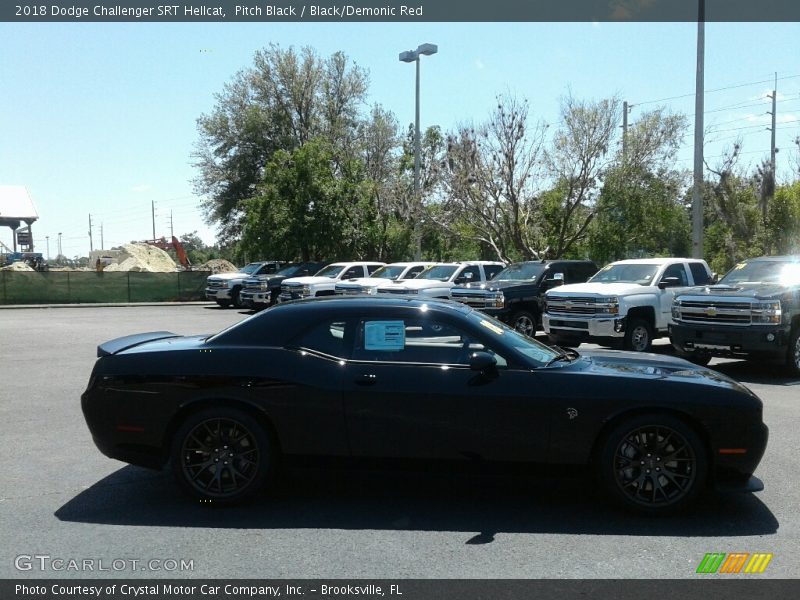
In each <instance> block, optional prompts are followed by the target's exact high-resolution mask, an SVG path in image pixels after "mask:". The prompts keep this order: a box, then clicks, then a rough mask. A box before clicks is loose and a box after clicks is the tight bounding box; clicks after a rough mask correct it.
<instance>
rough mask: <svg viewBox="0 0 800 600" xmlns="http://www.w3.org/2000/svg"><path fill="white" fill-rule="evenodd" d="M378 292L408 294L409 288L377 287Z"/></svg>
mask: <svg viewBox="0 0 800 600" xmlns="http://www.w3.org/2000/svg"><path fill="white" fill-rule="evenodd" d="M378 293H379V294H410V293H412V292H411V290H407V289H405V288H378Z"/></svg>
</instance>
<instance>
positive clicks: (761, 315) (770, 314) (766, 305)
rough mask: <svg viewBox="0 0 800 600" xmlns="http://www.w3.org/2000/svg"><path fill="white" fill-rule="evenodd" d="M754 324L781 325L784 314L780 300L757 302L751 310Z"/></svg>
mask: <svg viewBox="0 0 800 600" xmlns="http://www.w3.org/2000/svg"><path fill="white" fill-rule="evenodd" d="M751 314H752V320H753V323H780V322H781V316H782V315H783V312H782V311H781V302H780V300H770V301H769V302H756V303H755V304H753V308H752V310H751Z"/></svg>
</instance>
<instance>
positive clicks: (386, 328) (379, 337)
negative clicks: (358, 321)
mask: <svg viewBox="0 0 800 600" xmlns="http://www.w3.org/2000/svg"><path fill="white" fill-rule="evenodd" d="M405 345H406V327H405V323H404V322H403V321H367V322H366V323H365V324H364V349H365V350H389V351H392V350H402V349H403V348H405Z"/></svg>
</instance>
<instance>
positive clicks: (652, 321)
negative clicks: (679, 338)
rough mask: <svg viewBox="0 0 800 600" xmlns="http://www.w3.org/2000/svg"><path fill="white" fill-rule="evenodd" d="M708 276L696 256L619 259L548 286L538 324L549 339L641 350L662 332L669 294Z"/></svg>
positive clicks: (669, 308) (665, 328)
mask: <svg viewBox="0 0 800 600" xmlns="http://www.w3.org/2000/svg"><path fill="white" fill-rule="evenodd" d="M714 277H715V276H714V275H713V274H712V273H711V271H710V269H709V268H708V265H707V264H706V262H705V261H704V260H699V259H692V258H643V259H631V260H620V261H617V262H613V263H611V264H609V265H606V266H605V267H604V268H602V269H600V270H599V271H598V272H597V273H596V274H595V275H594V276H593V277H592V278H591V279H589V281H587V282H586V283H576V284H573V285H562V286H560V287H556V288H553V289H551V290H548V291H547V294H546V295H545V313H544V315H543V316H542V325H543V327H544V330H545V332H546V333H547V335H548V337H549V338H550V340H551V341H552V342H553V343H555V344H559V345H565V346H577V345H580V343H581V342H588V341H593V342H596V343H603V344H610V345H618V344H619V343H620V342H621V344H622V347H623V348H624V349H625V350H633V351H635V352H647V351H648V350H649V349H650V346H651V344H652V342H653V339H654V338H656V337H664V336H666V335H667V333H668V326H669V324H670V323H671V322H672V299H673V297H674V296H675V293H676V292H679V291H682V290H684V289H686V288H689V287H691V286H695V285H705V284H708V283H712V281H713V279H714Z"/></svg>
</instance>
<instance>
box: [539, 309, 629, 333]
mask: <svg viewBox="0 0 800 600" xmlns="http://www.w3.org/2000/svg"><path fill="white" fill-rule="evenodd" d="M542 327H543V328H544V331H545V333H549V334H552V335H561V336H564V337H570V338H579V339H589V338H621V337H623V336H624V335H625V317H618V316H617V317H612V316H608V317H599V318H598V317H571V316H569V317H568V316H564V315H550V314H547V313H545V314H544V315H542Z"/></svg>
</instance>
